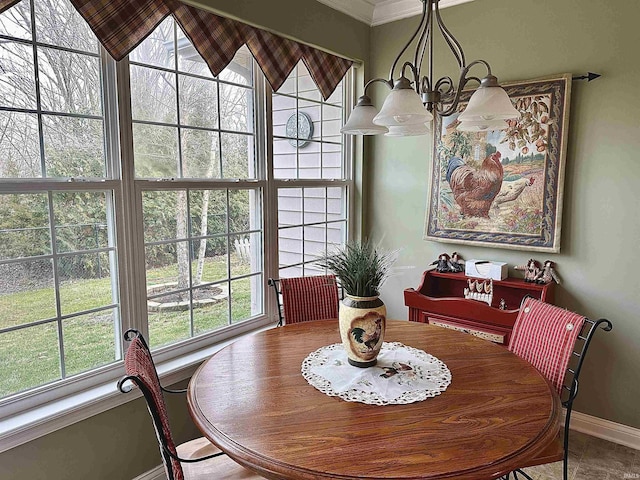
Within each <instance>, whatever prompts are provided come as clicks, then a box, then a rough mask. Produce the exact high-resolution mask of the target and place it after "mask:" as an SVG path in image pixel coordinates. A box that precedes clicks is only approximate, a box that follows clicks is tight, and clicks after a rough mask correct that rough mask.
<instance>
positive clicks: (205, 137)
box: [181, 128, 221, 178]
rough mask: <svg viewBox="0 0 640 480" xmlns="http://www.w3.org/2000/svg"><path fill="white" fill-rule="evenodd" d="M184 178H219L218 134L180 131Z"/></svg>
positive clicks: (189, 130)
mask: <svg viewBox="0 0 640 480" xmlns="http://www.w3.org/2000/svg"><path fill="white" fill-rule="evenodd" d="M181 141H182V168H183V171H182V174H183V176H184V178H220V177H221V174H220V133H219V132H212V131H209V130H194V129H190V128H184V129H182V137H181Z"/></svg>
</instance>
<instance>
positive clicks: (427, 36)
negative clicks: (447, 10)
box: [413, 0, 433, 76]
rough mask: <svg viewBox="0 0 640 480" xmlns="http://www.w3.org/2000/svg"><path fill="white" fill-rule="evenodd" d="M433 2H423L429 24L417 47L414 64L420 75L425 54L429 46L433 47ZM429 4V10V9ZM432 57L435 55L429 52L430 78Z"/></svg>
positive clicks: (426, 0) (427, 23)
mask: <svg viewBox="0 0 640 480" xmlns="http://www.w3.org/2000/svg"><path fill="white" fill-rule="evenodd" d="M432 1H433V0H423V2H422V3H423V9H424V10H425V13H426V17H427V22H426V24H425V25H424V29H423V30H422V34H421V35H420V40H418V43H417V45H416V54H415V58H414V60H413V64H414V65H415V66H416V67H417V70H418V73H419V72H421V71H422V61H423V60H424V54H425V52H426V50H427V45H429V46H431V32H432V30H433V16H432V11H433V8H432ZM427 4H428V9H427ZM430 50H431V48H430ZM432 57H433V54H432V52H431V51H430V52H429V76H431V70H432V68H431V67H432V62H433V60H432Z"/></svg>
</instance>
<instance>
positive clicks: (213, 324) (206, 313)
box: [193, 282, 229, 335]
mask: <svg viewBox="0 0 640 480" xmlns="http://www.w3.org/2000/svg"><path fill="white" fill-rule="evenodd" d="M209 290H212V291H211V292H209ZM205 291H207V297H209V298H210V299H213V302H212V303H207V305H203V306H201V307H200V308H196V309H194V310H193V330H194V334H195V335H198V334H202V333H206V332H210V331H213V330H217V329H219V328H222V327H226V326H227V325H229V284H228V283H226V282H225V283H219V284H216V285H212V286H210V287H206V289H205ZM195 292H196V293H195V295H196V298H197V297H199V296H200V293H199V292H198V290H196V291H195Z"/></svg>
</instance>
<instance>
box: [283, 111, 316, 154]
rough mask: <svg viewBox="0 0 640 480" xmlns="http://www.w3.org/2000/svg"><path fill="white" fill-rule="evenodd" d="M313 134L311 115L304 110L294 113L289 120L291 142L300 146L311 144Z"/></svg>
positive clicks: (295, 145)
mask: <svg viewBox="0 0 640 480" xmlns="http://www.w3.org/2000/svg"><path fill="white" fill-rule="evenodd" d="M312 136H313V121H312V120H311V117H310V116H309V115H307V114H306V113H304V112H298V113H297V114H295V113H294V114H293V115H291V116H290V117H289V119H288V120H287V137H292V138H289V143H290V144H291V145H292V146H294V147H298V148H302V147H305V146H307V145H308V144H309V139H310V138H311V137H312Z"/></svg>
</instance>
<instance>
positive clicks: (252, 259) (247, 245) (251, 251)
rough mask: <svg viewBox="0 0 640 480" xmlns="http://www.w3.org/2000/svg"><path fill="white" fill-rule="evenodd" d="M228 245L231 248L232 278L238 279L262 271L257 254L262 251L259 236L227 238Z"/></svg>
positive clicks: (233, 236) (253, 234)
mask: <svg viewBox="0 0 640 480" xmlns="http://www.w3.org/2000/svg"><path fill="white" fill-rule="evenodd" d="M229 245H231V246H232V248H233V253H232V254H231V276H232V277H240V276H243V275H247V274H249V273H257V272H260V271H261V270H262V265H261V262H260V257H261V256H260V255H259V252H261V251H262V235H261V234H259V233H250V234H247V235H232V236H231V237H230V238H229ZM256 254H257V255H256Z"/></svg>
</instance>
